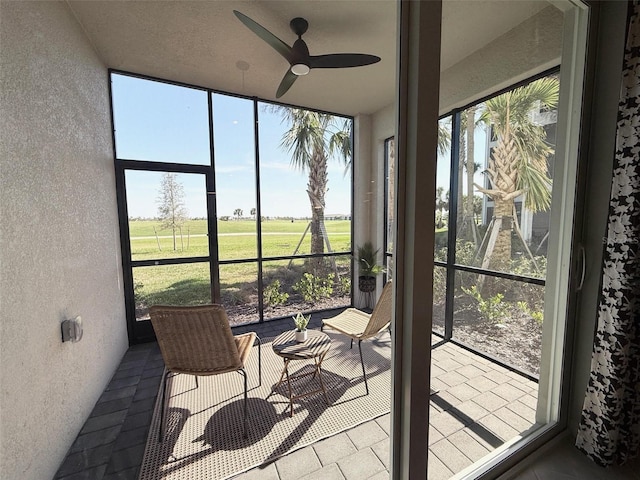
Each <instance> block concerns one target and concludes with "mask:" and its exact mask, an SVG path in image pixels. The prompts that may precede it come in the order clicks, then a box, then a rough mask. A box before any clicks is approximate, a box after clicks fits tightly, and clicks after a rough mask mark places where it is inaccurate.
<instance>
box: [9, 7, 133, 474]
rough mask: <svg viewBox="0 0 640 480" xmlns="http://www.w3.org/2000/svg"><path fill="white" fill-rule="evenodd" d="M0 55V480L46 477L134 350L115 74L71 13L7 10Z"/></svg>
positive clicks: (64, 9) (56, 9)
mask: <svg viewBox="0 0 640 480" xmlns="http://www.w3.org/2000/svg"><path fill="white" fill-rule="evenodd" d="M0 45H1V48H0V61H1V63H0V78H1V80H0V86H1V88H0V92H1V93H0V95H1V97H0V108H1V110H0V132H1V133H0V215H1V221H0V245H1V248H0V264H1V269H2V270H1V271H2V274H1V277H0V303H1V307H2V308H1V309H0V312H1V313H0V375H1V378H0V442H1V444H0V477H2V478H6V479H20V480H29V479H33V480H43V479H47V478H51V477H52V476H53V475H54V474H55V472H56V470H57V469H58V467H59V465H60V462H61V461H62V460H63V458H64V456H65V454H66V452H67V450H68V448H69V446H70V445H71V443H72V442H73V440H74V439H75V437H76V435H77V433H78V431H79V430H80V428H81V427H82V425H83V423H84V421H85V419H86V418H87V416H88V414H89V413H90V411H91V409H92V408H93V405H94V404H95V401H96V400H97V399H98V397H99V395H100V394H101V392H102V391H103V389H104V387H105V385H106V384H107V382H108V381H109V380H110V378H111V376H112V374H113V372H114V370H115V368H116V366H117V365H118V363H119V361H120V360H121V358H122V355H123V354H124V352H125V351H126V348H127V338H126V325H125V312H124V301H123V292H122V271H121V266H120V248H119V237H118V222H117V209H116V198H115V177H114V171H113V160H112V153H111V152H112V147H111V137H110V121H109V103H108V77H107V71H106V68H105V67H104V66H103V65H102V63H101V62H100V60H99V59H98V57H97V55H96V53H95V52H94V50H93V49H92V47H91V45H90V44H89V42H88V41H87V40H86V37H85V36H84V34H83V32H82V30H81V29H80V28H79V26H78V24H77V22H76V21H75V19H74V18H73V16H72V15H71V13H70V11H69V10H68V7H67V6H66V4H65V3H63V2H6V1H2V2H0ZM76 315H81V316H82V319H83V322H84V338H83V339H82V341H80V342H79V343H71V342H67V343H64V344H63V343H62V341H61V334H60V322H61V321H62V320H63V319H64V318H72V317H74V316H76Z"/></svg>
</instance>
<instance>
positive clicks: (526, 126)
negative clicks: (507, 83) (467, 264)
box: [475, 77, 559, 270]
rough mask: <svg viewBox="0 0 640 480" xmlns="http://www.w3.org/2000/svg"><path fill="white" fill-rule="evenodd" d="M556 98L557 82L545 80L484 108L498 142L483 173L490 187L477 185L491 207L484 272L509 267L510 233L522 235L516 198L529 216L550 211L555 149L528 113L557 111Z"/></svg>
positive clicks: (549, 79) (504, 96)
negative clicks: (550, 160)
mask: <svg viewBox="0 0 640 480" xmlns="http://www.w3.org/2000/svg"><path fill="white" fill-rule="evenodd" d="M558 95H559V81H558V79H557V78H555V77H546V78H542V79H539V80H536V81H534V82H532V83H530V84H528V85H525V86H523V87H519V88H516V89H514V90H511V91H510V92H507V93H504V94H502V95H499V96H497V97H494V98H492V99H490V100H487V102H486V103H485V109H486V114H487V115H488V118H489V121H490V124H491V126H492V128H493V132H494V134H495V135H496V136H497V138H498V142H497V145H496V147H495V149H494V150H493V153H492V154H491V158H490V160H489V165H488V167H487V169H486V171H485V173H486V175H487V177H488V180H489V186H488V187H487V188H484V187H482V186H480V185H478V184H475V187H476V188H477V189H478V190H479V191H480V192H482V193H484V194H485V195H487V196H488V197H490V198H491V199H492V200H493V202H494V210H493V219H492V226H491V228H490V229H489V230H488V231H487V235H488V237H487V238H488V239H489V240H488V243H487V248H486V251H485V254H484V258H483V262H482V266H483V268H491V269H497V270H501V269H504V268H508V264H509V261H510V259H511V232H512V230H513V229H515V230H516V232H517V233H518V234H520V231H519V227H518V224H517V217H516V215H515V199H516V197H518V196H521V195H522V196H523V197H524V206H525V207H526V208H528V209H530V210H531V211H532V212H537V211H543V210H548V209H549V207H550V206H551V184H552V180H551V178H550V177H549V175H548V167H547V159H548V157H549V155H551V154H552V153H553V148H552V147H551V146H550V145H549V144H548V143H547V142H546V132H545V130H544V128H543V127H542V126H541V125H538V124H536V123H534V121H533V118H532V112H533V111H534V110H536V109H540V108H547V109H550V110H552V109H555V108H556V107H557V105H558ZM520 236H521V235H520ZM483 243H484V242H483ZM523 244H525V243H524V241H523ZM525 246H526V244H525Z"/></svg>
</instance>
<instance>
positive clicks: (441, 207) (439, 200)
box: [436, 187, 449, 228]
mask: <svg viewBox="0 0 640 480" xmlns="http://www.w3.org/2000/svg"><path fill="white" fill-rule="evenodd" d="M448 206H449V201H448V195H447V196H446V197H445V196H444V188H443V187H438V188H437V189H436V211H437V213H438V214H439V215H436V217H438V218H437V221H436V226H437V227H438V228H442V227H444V211H445V210H446V209H447V207H448Z"/></svg>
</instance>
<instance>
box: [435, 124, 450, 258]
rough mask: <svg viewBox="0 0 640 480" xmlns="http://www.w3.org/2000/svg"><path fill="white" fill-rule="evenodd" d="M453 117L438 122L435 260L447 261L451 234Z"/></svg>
mask: <svg viewBox="0 0 640 480" xmlns="http://www.w3.org/2000/svg"><path fill="white" fill-rule="evenodd" d="M450 152H451V116H448V117H445V118H443V119H441V120H439V121H438V165H437V170H436V238H435V251H434V259H435V260H439V261H442V262H446V261H447V241H448V240H447V235H448V232H449V228H448V225H449V181H450V180H449V179H450V178H451V154H450Z"/></svg>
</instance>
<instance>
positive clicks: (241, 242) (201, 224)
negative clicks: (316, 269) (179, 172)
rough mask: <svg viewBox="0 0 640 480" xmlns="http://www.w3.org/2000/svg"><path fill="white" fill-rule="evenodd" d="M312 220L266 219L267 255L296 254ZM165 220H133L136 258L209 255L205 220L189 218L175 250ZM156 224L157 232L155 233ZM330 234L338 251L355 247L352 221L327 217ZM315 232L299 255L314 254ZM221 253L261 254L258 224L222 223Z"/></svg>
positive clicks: (223, 255) (264, 248) (224, 257)
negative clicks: (352, 239) (258, 244)
mask: <svg viewBox="0 0 640 480" xmlns="http://www.w3.org/2000/svg"><path fill="white" fill-rule="evenodd" d="M307 225H308V222H307V221H306V220H296V221H294V222H291V221H290V220H289V221H287V220H265V221H263V222H262V254H263V256H266V257H276V256H287V255H293V254H294V252H295V250H296V247H297V246H298V242H300V239H301V238H302V234H303V233H304V231H305V229H306V227H307ZM160 226H161V223H160V222H157V221H152V220H132V221H130V222H129V232H130V235H131V255H132V259H133V260H150V259H155V258H175V257H200V256H207V255H209V250H208V239H207V235H206V233H207V228H206V221H205V220H189V221H188V222H185V224H184V225H183V226H182V229H181V230H182V235H180V231H178V232H176V244H175V250H174V244H173V235H172V232H171V230H170V229H164V230H161V228H160ZM154 227H155V229H156V230H155V231H156V232H157V236H156V233H155V232H154ZM325 227H326V230H327V235H328V237H329V242H330V244H331V249H332V251H334V252H348V251H350V250H351V222H350V221H348V220H327V221H326V222H325ZM310 246H311V234H310V232H307V235H306V236H305V238H304V241H303V242H302V244H301V245H300V247H299V249H298V252H297V253H298V254H305V253H310ZM218 255H219V257H220V260H240V259H245V258H256V257H257V234H256V223H255V222H254V221H252V220H229V221H224V222H223V221H219V222H218Z"/></svg>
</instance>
